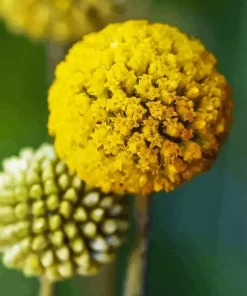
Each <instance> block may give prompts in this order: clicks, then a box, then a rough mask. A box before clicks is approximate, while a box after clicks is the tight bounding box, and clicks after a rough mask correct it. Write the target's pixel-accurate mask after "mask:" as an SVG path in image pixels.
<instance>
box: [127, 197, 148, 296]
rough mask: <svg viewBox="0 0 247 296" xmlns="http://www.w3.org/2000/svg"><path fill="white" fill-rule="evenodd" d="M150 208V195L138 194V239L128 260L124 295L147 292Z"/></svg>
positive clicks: (136, 215) (136, 206)
mask: <svg viewBox="0 0 247 296" xmlns="http://www.w3.org/2000/svg"><path fill="white" fill-rule="evenodd" d="M148 208H149V196H137V197H136V204H135V221H136V228H137V229H136V230H137V239H136V244H135V246H134V249H133V251H132V253H131V255H130V257H129V261H128V267H127V275H126V280H125V287H124V296H143V295H145V293H146V291H145V290H146V286H147V285H146V280H147V273H148V266H147V265H148V264H147V261H148V254H147V253H148V245H149V236H148V224H149V218H150V217H149V210H148Z"/></svg>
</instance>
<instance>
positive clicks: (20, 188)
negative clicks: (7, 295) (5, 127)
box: [0, 144, 128, 281]
mask: <svg viewBox="0 0 247 296" xmlns="http://www.w3.org/2000/svg"><path fill="white" fill-rule="evenodd" d="M127 228H128V200H127V198H125V197H124V196H116V195H114V194H107V195H106V194H103V193H102V192H101V191H99V190H98V189H96V188H94V187H89V186H86V184H85V183H84V182H83V181H81V180H80V179H79V178H78V177H77V176H76V175H75V174H74V173H71V172H70V171H69V170H68V168H67V166H66V165H65V164H64V162H63V161H61V160H60V159H58V158H57V156H56V154H55V152H54V148H53V146H51V145H49V144H44V145H42V146H41V147H40V148H39V149H37V150H33V149H31V148H25V149H23V150H21V152H20V155H19V156H17V157H11V158H9V159H6V160H5V161H4V162H3V171H2V172H1V174H0V249H1V251H3V263H4V264H5V265H6V266H7V267H9V268H15V269H20V270H23V272H24V274H25V275H26V276H46V277H47V278H48V279H49V280H51V281H56V280H60V279H64V278H69V277H71V276H73V275H76V274H79V275H83V276H88V275H93V274H96V273H97V272H98V271H99V270H100V267H101V266H102V265H103V264H106V263H109V262H111V261H112V260H114V257H115V253H116V249H117V248H118V247H119V246H120V245H121V244H122V243H123V241H124V238H125V235H126V231H127Z"/></svg>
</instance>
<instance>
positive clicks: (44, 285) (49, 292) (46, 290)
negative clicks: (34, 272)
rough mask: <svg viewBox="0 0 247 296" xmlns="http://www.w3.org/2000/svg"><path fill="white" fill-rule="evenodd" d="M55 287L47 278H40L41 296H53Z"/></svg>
mask: <svg viewBox="0 0 247 296" xmlns="http://www.w3.org/2000/svg"><path fill="white" fill-rule="evenodd" d="M54 288H55V285H54V283H53V282H51V281H49V280H48V279H47V278H46V277H44V276H43V277H41V278H40V294H39V295H40V296H53V295H54Z"/></svg>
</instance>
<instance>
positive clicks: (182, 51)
mask: <svg viewBox="0 0 247 296" xmlns="http://www.w3.org/2000/svg"><path fill="white" fill-rule="evenodd" d="M215 66H216V59H215V57H214V56H213V54H211V53H210V52H208V51H207V50H206V49H205V47H204V46H203V44H202V43H201V42H200V41H199V40H197V39H193V38H190V37H188V36H186V35H185V34H183V33H181V32H180V31H179V30H178V29H177V28H175V27H171V26H169V25H166V24H158V23H157V24H149V23H148V22H146V21H129V22H126V23H122V24H112V25H109V26H108V27H106V28H105V29H103V30H102V31H101V32H98V33H94V34H90V35H88V36H86V37H85V38H84V39H83V40H82V41H80V42H78V43H77V44H76V45H74V46H73V48H72V49H71V50H70V52H69V54H68V56H67V57H66V60H65V61H63V62H62V63H60V65H59V66H58V67H57V70H56V79H55V81H54V83H53V85H52V86H51V89H50V91H49V109H50V117H49V124H48V126H49V132H50V134H51V135H53V136H55V147H56V150H57V152H58V154H59V155H60V157H61V158H62V159H64V160H65V162H66V163H67V164H68V166H69V167H70V168H71V169H73V170H76V171H77V173H78V175H79V176H80V177H81V178H82V179H84V180H86V181H87V182H88V183H89V184H97V186H99V187H101V188H102V190H103V191H105V192H107V191H108V190H112V191H113V192H118V193H122V192H131V193H136V194H138V193H142V194H149V193H151V192H153V191H155V192H157V191H160V190H165V191H170V190H173V189H175V188H176V187H177V186H179V185H181V184H182V183H183V182H184V181H187V180H190V179H191V178H192V177H193V176H194V175H197V174H199V173H201V172H203V171H205V170H207V169H208V168H209V167H211V165H212V164H213V162H214V160H215V158H216V156H217V154H218V152H219V150H220V147H221V145H222V143H223V141H224V139H225V137H226V135H227V133H228V130H229V121H230V119H231V113H232V100H231V97H230V94H229V87H228V84H227V82H226V80H225V78H224V77H223V76H222V75H221V74H219V73H218V72H217V70H216V68H215Z"/></svg>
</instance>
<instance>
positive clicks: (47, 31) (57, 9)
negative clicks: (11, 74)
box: [0, 0, 114, 42]
mask: <svg viewBox="0 0 247 296" xmlns="http://www.w3.org/2000/svg"><path fill="white" fill-rule="evenodd" d="M0 15H1V18H2V19H3V20H4V21H5V22H6V24H7V26H8V27H9V28H10V29H11V30H12V31H14V32H17V33H25V34H27V35H28V36H30V37H31V38H34V39H52V40H55V41H59V42H60V41H61V42H63V41H73V40H77V39H79V38H81V36H83V35H84V34H87V33H90V32H92V31H95V30H99V29H100V28H102V27H103V26H104V25H106V24H107V23H109V22H110V20H111V19H112V17H113V15H114V8H113V5H112V2H111V1H109V0H0Z"/></svg>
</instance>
